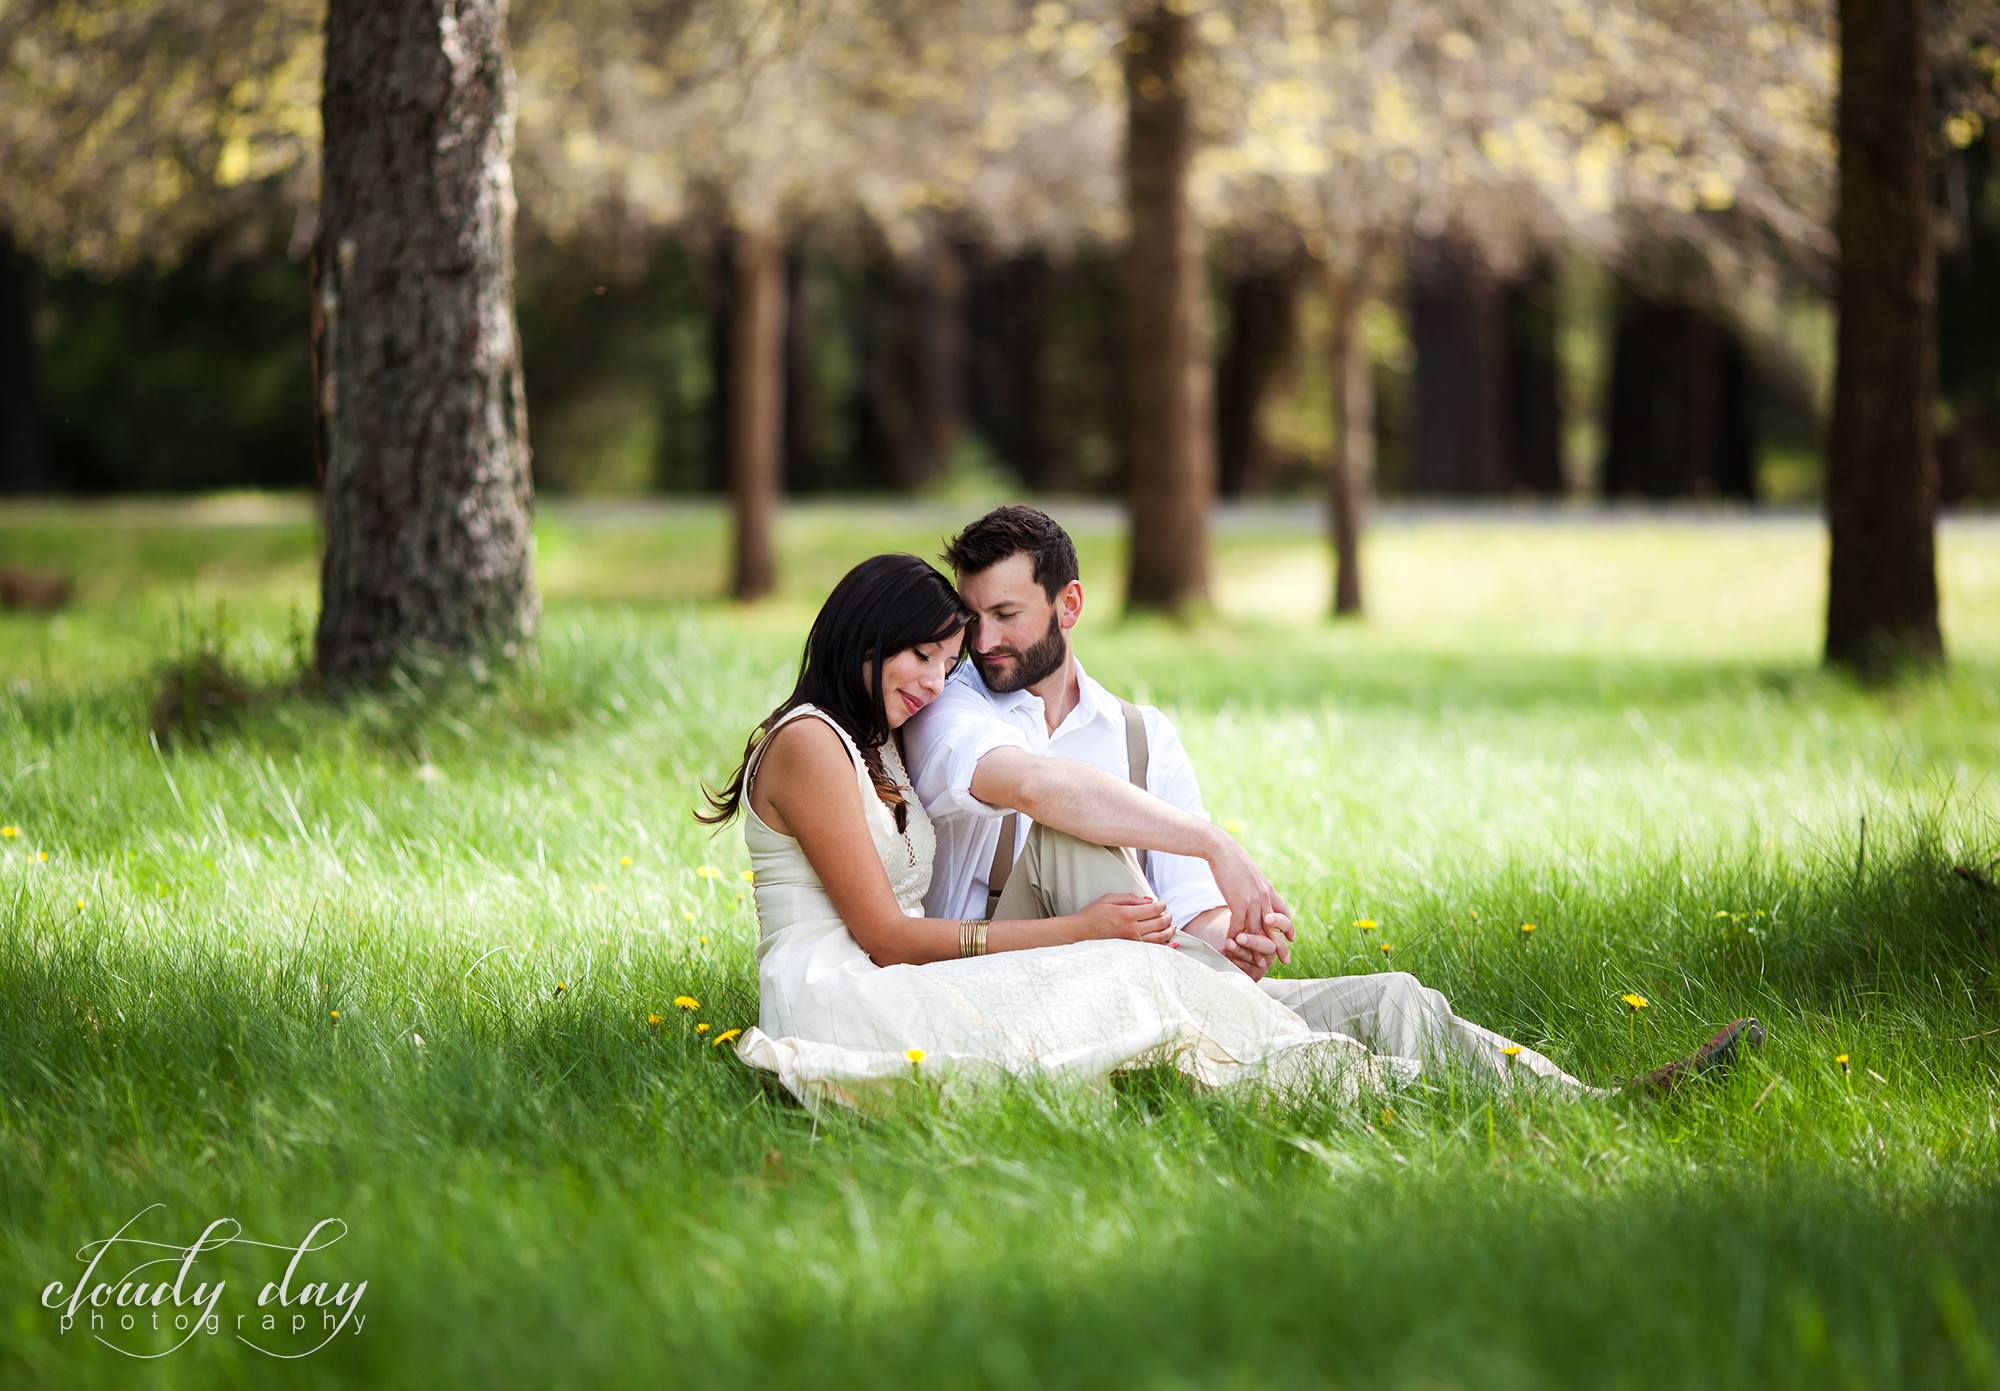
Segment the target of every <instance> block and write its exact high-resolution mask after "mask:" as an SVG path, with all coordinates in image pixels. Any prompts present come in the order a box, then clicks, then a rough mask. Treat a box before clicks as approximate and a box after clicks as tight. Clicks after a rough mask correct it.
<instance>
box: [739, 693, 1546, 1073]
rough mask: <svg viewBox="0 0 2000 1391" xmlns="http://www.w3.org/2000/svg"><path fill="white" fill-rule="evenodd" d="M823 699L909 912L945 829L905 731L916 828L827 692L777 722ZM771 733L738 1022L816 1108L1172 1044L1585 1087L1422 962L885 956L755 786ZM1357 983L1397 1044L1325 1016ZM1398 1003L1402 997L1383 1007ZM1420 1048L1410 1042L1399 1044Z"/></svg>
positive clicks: (1131, 1059)
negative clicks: (750, 1009)
mask: <svg viewBox="0 0 2000 1391" xmlns="http://www.w3.org/2000/svg"><path fill="white" fill-rule="evenodd" d="M807 716H815V717H818V718H820V719H823V720H825V721H826V723H827V724H829V725H830V726H832V728H833V729H834V731H835V732H836V733H838V734H839V735H840V738H841V742H842V743H844V744H846V745H847V749H848V752H849V754H850V755H851V756H852V757H853V759H854V764H855V776H856V778H857V780H858V783H859V787H860V791H861V802H862V806H863V807H864V808H865V809H866V815H867V817H868V825H869V829H870V832H871V834H872V837H873V839H874V842H875V849H876V852H877V853H878V854H879V855H880V856H881V859H882V867H883V869H884V870H886V871H887V873H888V876H889V885H890V888H891V889H893V890H894V892H895V895H896V902H897V904H898V905H899V906H900V907H901V908H902V910H903V912H904V913H905V914H906V915H908V916H910V917H921V916H923V901H924V894H925V891H926V890H927V889H928V888H929V887H930V877H931V858H932V852H933V850H934V848H935V845H936V840H935V837H934V836H933V834H932V830H931V823H930V818H929V817H928V816H926V815H925V814H924V810H923V807H922V806H921V805H920V804H919V803H918V801H917V796H916V793H915V792H914V791H912V790H911V789H910V787H909V778H908V776H907V775H906V774H905V772H904V770H903V765H902V759H901V758H900V756H899V755H898V753H897V751H896V743H895V740H894V739H891V740H890V741H889V742H888V744H887V745H885V746H884V748H883V750H882V756H883V762H884V765H885V766H886V768H887V769H888V771H889V774H890V776H892V777H893V778H894V779H895V780H896V781H897V782H898V783H900V784H902V787H903V799H904V803H905V806H906V807H907V809H908V817H907V826H908V829H907V830H905V831H903V832H901V833H898V832H897V830H896V822H895V814H894V813H893V812H892V811H891V810H890V809H889V808H888V807H886V806H884V805H883V804H882V801H881V798H880V797H878V796H877V795H876V792H875V787H874V784H873V783H872V782H871V781H870V780H869V777H868V773H867V769H866V768H865V766H864V765H863V763H862V760H861V755H860V751H859V750H858V749H857V748H856V747H855V745H854V743H853V741H852V740H851V739H849V738H848V736H847V733H846V731H845V730H842V729H841V728H840V726H839V725H838V724H837V723H835V722H834V721H833V720H832V719H830V718H828V717H827V716H825V715H824V714H823V713H822V712H820V711H818V710H816V709H814V707H812V706H810V705H802V706H799V707H797V708H796V709H794V710H791V711H788V712H787V713H786V715H785V716H784V718H783V719H781V720H780V721H779V724H784V723H786V722H787V721H790V720H793V719H797V718H802V717H807ZM775 728H776V727H775V726H774V731H775ZM769 746H770V741H769V739H768V738H767V739H766V740H765V741H764V742H763V743H762V744H761V745H760V746H759V747H758V749H757V750H756V753H755V754H754V755H753V757H752V762H751V765H750V771H749V776H748V777H746V779H745V783H744V798H743V808H744V813H745V817H744V825H743V838H744V841H745V842H746V843H747V844H748V846H749V850H750V864H751V868H752V869H753V870H755V872H756V882H755V886H754V888H755V893H756V903H757V921H758V940H757V978H758V991H759V994H758V1026H757V1027H755V1028H751V1029H748V1030H746V1031H745V1032H744V1033H743V1035H742V1036H741V1037H740V1038H739V1039H738V1040H737V1042H736V1054H737V1056H738V1057H739V1058H741V1059H742V1060H743V1061H744V1062H746V1063H748V1064H750V1065H751V1066H752V1067H757V1068H761V1069H764V1070H766V1071H768V1072H771V1073H775V1074H776V1076H777V1078H778V1079H779V1080H780V1081H781V1082H782V1083H783V1084H784V1086H785V1088H786V1090H787V1091H789V1092H790V1093H791V1094H792V1095H793V1096H795V1097H797V1098H798V1099H799V1101H800V1102H802V1103H803V1104H804V1105H805V1106H807V1107H808V1108H809V1109H813V1110H815V1111H817V1110H819V1109H820V1108H821V1107H823V1106H824V1105H825V1104H826V1103H828V1102H833V1103H839V1104H843V1105H847V1106H852V1107H857V1108H860V1109H873V1103H875V1102H876V1101H879V1100H880V1099H882V1098H884V1097H885V1096H886V1095H887V1094H888V1093H889V1092H890V1091H891V1090H893V1089H895V1088H897V1087H900V1086H903V1085H905V1084H907V1083H908V1082H909V1080H910V1079H911V1077H912V1075H913V1074H914V1073H917V1072H921V1073H923V1074H924V1075H925V1076H926V1077H928V1078H929V1079H930V1080H931V1082H932V1083H933V1084H934V1085H936V1086H938V1087H940V1088H941V1089H942V1090H943V1091H945V1092H946V1093H947V1094H950V1093H954V1092H958V1091H962V1090H964V1089H966V1088H967V1087H968V1086H970V1085H976V1084H978V1083H982V1082H991V1081H996V1080H999V1079H1002V1078H1005V1077H1008V1076H1018V1077H1031V1076H1052V1077H1059V1078H1073V1079H1078V1080H1085V1081H1091V1080H1099V1079H1103V1078H1105V1077H1107V1076H1109V1075H1110V1074H1111V1073H1113V1072H1116V1071H1119V1070H1121V1069H1125V1068H1132V1067H1142V1066H1148V1065H1153V1064H1158V1063H1166V1064H1168V1065H1170V1066H1172V1067H1174V1068H1177V1069H1178V1070H1179V1071H1181V1072H1182V1073H1184V1074H1186V1075H1187V1076H1188V1077H1190V1078H1193V1079H1194V1080H1195V1081H1197V1082H1199V1083H1201V1084H1203V1085H1206V1086H1222V1085H1226V1084H1230V1083H1234V1082H1237V1081H1242V1080H1250V1079H1255V1080H1257V1081H1258V1082H1260V1083H1261V1084H1263V1085H1265V1086H1267V1087H1271V1088H1273V1089H1275V1090H1277V1091H1280V1092H1299V1093H1302V1094H1304V1093H1310V1094H1316V1095H1321V1096H1325V1095H1329V1094H1331V1095H1336V1096H1342V1097H1347V1098H1352V1097H1353V1096H1355V1095H1357V1094H1358V1093H1359V1090H1360V1089H1361V1088H1362V1087H1363V1086H1368V1087H1370V1088H1380V1087H1382V1086H1384V1085H1386V1084H1388V1083H1390V1082H1392V1081H1399V1080H1407V1079H1409V1078H1411V1077H1414V1076H1415V1075H1416V1074H1417V1072H1418V1071H1419V1070H1420V1066H1421V1065H1420V1063H1419V1061H1418V1058H1417V1056H1416V1055H1417V1054H1419V1053H1421V1052H1424V1051H1426V1049H1427V1047H1428V1046H1429V1045H1430V1044H1433V1043H1436V1044H1443V1045H1445V1046H1446V1047H1450V1048H1451V1049H1452V1051H1455V1052H1460V1053H1462V1054H1463V1055H1465V1056H1466V1057H1468V1058H1472V1059H1476V1060H1478V1061H1481V1062H1484V1063H1485V1064H1486V1066H1488V1067H1490V1068H1492V1069H1493V1070H1495V1071H1496V1072H1500V1073H1501V1074H1502V1076H1503V1077H1505V1076H1511V1075H1514V1074H1515V1073H1516V1070H1521V1071H1525V1072H1528V1073H1530V1074H1536V1075H1540V1076H1543V1077H1546V1078H1548V1079H1550V1080H1552V1081H1557V1082H1559V1083H1560V1084H1566V1085H1567V1086H1571V1087H1575V1088H1578V1089H1583V1087H1582V1084H1581V1083H1579V1082H1576V1080H1575V1079H1574V1078H1570V1077H1568V1076H1566V1075H1565V1074H1563V1073H1562V1072H1561V1070H1560V1069H1558V1068H1556V1066H1555V1065H1554V1064H1553V1063H1550V1062H1549V1061H1548V1060H1547V1059H1545V1058H1543V1057H1541V1056H1540V1055H1539V1054H1536V1053H1533V1052H1530V1051H1528V1050H1522V1051H1521V1053H1519V1054H1518V1055H1514V1056H1502V1055H1501V1053H1500V1052H1499V1049H1500V1048H1501V1047H1503V1046H1505V1045H1506V1040H1504V1039H1501V1038H1500V1037H1499V1036H1498V1035H1495V1034H1491V1033H1488V1032H1487V1031H1485V1030H1483V1029H1479V1028H1478V1027H1477V1026H1476V1025H1470V1024H1467V1023H1465V1021H1463V1020H1458V1019H1455V1018H1453V1017H1452V1016H1451V1015H1450V1012H1449V1010H1447V1009H1444V1008H1443V998H1442V997H1441V996H1437V994H1436V992H1435V991H1425V990H1422V989H1421V987H1419V986H1417V985H1416V983H1415V981H1414V979H1413V978H1411V977H1408V976H1402V975H1396V976H1390V975H1387V974H1384V975H1373V976H1350V977H1337V978H1334V979H1330V980H1271V979H1266V980H1264V981H1261V982H1253V981H1252V980H1251V979H1250V978H1249V977H1248V976H1246V975H1244V974H1243V972H1242V971H1240V970H1238V969H1237V968H1236V966H1234V965H1233V964H1231V963H1230V961H1229V960H1228V959H1227V958H1226V957H1224V956H1223V955H1222V954H1221V953H1220V952H1218V951H1216V950H1215V949H1214V948H1213V947H1210V946H1209V945H1208V944H1207V943H1205V942H1202V941H1200V940H1199V939H1197V938H1193V937H1189V936H1187V935H1186V934H1182V935H1181V937H1180V938H1179V940H1180V942H1181V943H1182V947H1181V949H1180V950H1178V951H1176V950H1174V949H1172V948H1170V947H1167V946H1164V945H1160V944H1157V943H1150V942H1124V941H1090V942H1077V943H1072V944H1070V945H1067V946H1057V947H1038V948H1035V949H1033V950H1029V951H1008V952H998V953H995V954H992V955H988V956H979V957H970V958H965V959H955V960H947V961H934V962H929V963H926V964H924V965H920V966H912V965H898V966H878V965H876V964H875V962H874V961H873V960H871V959H870V958H869V956H868V953H867V952H865V951H863V950H862V949H861V944H860V943H858V942H856V941H855V940H854V938H853V936H852V935H850V934H849V932H848V931H847V928H846V925H845V924H843V923H842V922H841V920H840V915H839V913H837V912H836V911H835V910H834V906H833V903H832V900H830V899H829V898H828V897H827V894H826V890H825V889H824V888H823V887H822V886H821V884H820V880H819V877H818V875H816V874H815V873H814V872H813V867H812V865H811V863H810V862H809V861H808V860H807V859H806V856H805V852H804V850H803V849H802V848H801V847H800V845H799V843H798V841H796V840H794V839H793V838H792V837H790V836H786V835H781V834H779V833H778V832H776V831H774V830H772V829H771V828H770V827H769V826H768V825H766V824H765V823H764V821H763V820H762V818H760V817H759V816H758V815H757V813H756V810H755V809H754V808H753V807H752V806H751V805H750V797H749V785H750V778H754V776H755V774H756V767H757V760H758V759H759V758H761V756H762V754H763V751H764V749H766V748H768V747H769ZM1357 991H1359V992H1360V993H1361V994H1365V995H1366V996H1367V997H1368V1004H1367V1008H1368V1009H1369V1010H1371V1011H1372V1014H1371V1017H1379V1018H1380V1019H1382V1020H1385V1021H1388V1022H1389V1023H1390V1028H1389V1030H1388V1033H1389V1035H1390V1036H1389V1037H1378V1038H1377V1040H1376V1041H1377V1044H1378V1046H1383V1045H1391V1051H1390V1052H1385V1053H1371V1052H1370V1051H1369V1050H1368V1049H1367V1048H1365V1047H1364V1046H1363V1045H1362V1044H1361V1043H1360V1042H1359V1041H1358V1040H1357V1039H1356V1038H1354V1037H1352V1036H1351V1035H1348V1034H1345V1033H1342V1032H1339V1031H1338V1030H1337V1029H1334V1028H1328V1027H1315V1024H1316V1023H1317V1024H1320V1025H1325V1024H1327V1023H1329V1021H1331V1020H1335V1019H1347V1018H1353V1017H1356V1016H1355V1015H1354V1013H1353V1011H1354V1009H1355V1007H1356V1006H1355V1000H1356V998H1357V996H1356V992H1357ZM1406 995H1407V996H1408V997H1409V998H1408V1000H1407V1001H1402V1000H1401V999H1400V997H1402V996H1406ZM1392 996H1394V997H1398V998H1393V999H1392V998H1390V997H1392ZM1385 1003H1386V1004H1388V1005H1389V1006H1391V1008H1388V1009H1383V1008H1381V1006H1383V1005H1384V1004H1385ZM1399 1003H1400V1004H1405V1005H1407V1006H1408V1007H1407V1008H1397V1007H1395V1006H1397V1005H1398V1004H1399ZM1377 1032H1378V1033H1380V1032H1381V1030H1379V1029H1378V1030H1377ZM912 1049H919V1050H922V1060H921V1061H920V1062H912V1060H911V1057H910V1050H912ZM1405 1052H1407V1053H1408V1054H1410V1055H1411V1056H1398V1054H1401V1053H1405Z"/></svg>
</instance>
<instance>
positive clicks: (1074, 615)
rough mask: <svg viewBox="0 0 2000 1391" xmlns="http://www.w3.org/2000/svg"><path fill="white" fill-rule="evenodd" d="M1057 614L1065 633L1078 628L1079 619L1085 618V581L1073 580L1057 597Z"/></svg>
mask: <svg viewBox="0 0 2000 1391" xmlns="http://www.w3.org/2000/svg"><path fill="white" fill-rule="evenodd" d="M1056 613H1057V615H1058V621H1060V622H1061V624H1062V626H1063V629H1064V631H1067V630H1069V629H1071V628H1074V627H1075V626H1076V621H1077V619H1079V618H1081V617H1083V581H1082V580H1071V581H1070V582H1069V583H1068V584H1066V585H1064V586H1063V587H1062V593H1060V594H1058V595H1056Z"/></svg>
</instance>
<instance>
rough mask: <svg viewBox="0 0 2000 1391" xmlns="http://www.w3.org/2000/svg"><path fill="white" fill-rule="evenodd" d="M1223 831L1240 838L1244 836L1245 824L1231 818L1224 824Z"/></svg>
mask: <svg viewBox="0 0 2000 1391" xmlns="http://www.w3.org/2000/svg"><path fill="white" fill-rule="evenodd" d="M1222 829H1223V830H1225V831H1227V832H1229V834H1231V835H1232V836H1240V835H1242V834H1243V823H1242V822H1241V821H1238V820H1236V819H1235V818H1234V817H1231V818H1230V819H1229V820H1227V821H1225V822H1223V823H1222Z"/></svg>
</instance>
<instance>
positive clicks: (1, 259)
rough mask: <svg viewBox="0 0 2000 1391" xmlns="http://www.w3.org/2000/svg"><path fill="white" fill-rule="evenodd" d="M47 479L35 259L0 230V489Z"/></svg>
mask: <svg viewBox="0 0 2000 1391" xmlns="http://www.w3.org/2000/svg"><path fill="white" fill-rule="evenodd" d="M51 481H52V480H51V479H50V477H49V455H48V446H47V444H46V442H45V440H44V438H43V435H42V393H41V378H40V375H39V368H38V366H37V362H36V351H35V263H34V262H33V261H31V260H29V259H28V257H27V256H26V255H25V254H24V253H22V252H21V250H20V249H19V248H18V247H16V246H15V245H14V242H13V240H12V238H10V237H9V236H8V235H7V233H6V232H5V231H4V230H0V493H39V492H43V491H45V490H46V489H47V488H48V487H49V484H50V482H51Z"/></svg>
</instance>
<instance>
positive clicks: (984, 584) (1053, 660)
mask: <svg viewBox="0 0 2000 1391" xmlns="http://www.w3.org/2000/svg"><path fill="white" fill-rule="evenodd" d="M958 592H959V595H960V597H962V598H963V599H964V600H965V602H966V603H967V604H968V605H969V606H970V607H971V608H972V611H973V612H974V613H975V614H976V615H977V617H976V618H974V620H973V624H972V661H973V665H975V666H977V667H978V668H979V675H980V677H981V678H982V679H983V680H984V681H985V682H986V688H987V689H988V690H991V691H996V692H1006V691H1018V690H1023V689H1025V688H1026V687H1029V686H1032V685H1034V684H1035V683H1036V682H1037V681H1040V680H1042V679H1043V678H1044V677H1046V676H1048V675H1050V674H1051V673H1053V672H1054V671H1056V670H1057V669H1058V668H1060V667H1061V666H1062V664H1063V661H1064V659H1065V658H1066V657H1068V655H1069V639H1068V638H1067V637H1066V636H1065V634H1066V632H1067V630H1068V629H1069V628H1070V627H1071V626H1073V625H1074V624H1075V622H1076V619H1077V615H1078V614H1079V613H1080V612H1081V611H1082V606H1083V586H1082V585H1080V584H1078V583H1076V582H1075V581H1071V582H1070V584H1069V585H1068V586H1067V587H1066V588H1065V589H1063V590H1062V591H1060V592H1058V593H1057V595H1056V597H1055V601H1054V602H1050V600H1049V596H1048V595H1046V594H1044V593H1042V587H1041V586H1040V585H1039V584H1037V583H1035V561H1034V557H1032V556H1030V555H1028V554H1027V553H1026V552H1025V551H1017V552H1015V553H1014V554H1013V555H1010V556H1008V557H1007V558H1006V559H1005V560H1003V561H1001V562H1000V563H999V564H997V565H990V566H988V567H987V568H986V569H984V570H981V571H980V572H979V573H978V574H976V575H961V576H959V581H958Z"/></svg>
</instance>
